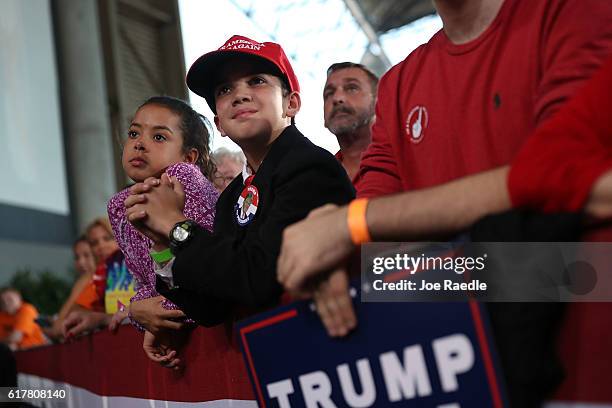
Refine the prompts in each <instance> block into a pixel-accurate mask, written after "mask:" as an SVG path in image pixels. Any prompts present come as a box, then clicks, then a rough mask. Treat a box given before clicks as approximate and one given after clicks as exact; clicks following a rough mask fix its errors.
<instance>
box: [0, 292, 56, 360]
mask: <svg viewBox="0 0 612 408" xmlns="http://www.w3.org/2000/svg"><path fill="white" fill-rule="evenodd" d="M37 317H38V311H37V310H36V308H35V307H34V306H32V305H31V304H29V303H26V302H24V301H23V299H22V298H21V294H20V293H19V291H17V290H16V289H13V288H4V289H2V290H0V342H2V343H5V344H6V345H8V346H9V348H10V349H11V350H18V349H24V348H28V347H33V346H37V345H40V344H45V343H46V340H45V338H44V336H43V333H42V330H41V328H40V326H38V325H37V324H36V323H35V322H34V320H35V319H36V318H37Z"/></svg>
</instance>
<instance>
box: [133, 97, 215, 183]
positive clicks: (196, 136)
mask: <svg viewBox="0 0 612 408" xmlns="http://www.w3.org/2000/svg"><path fill="white" fill-rule="evenodd" d="M146 105H158V106H162V107H164V108H167V109H169V110H171V111H172V112H174V113H175V114H177V115H179V116H180V118H181V124H180V127H181V132H182V133H183V153H187V152H188V151H189V150H191V149H196V150H197V151H198V159H197V160H196V162H195V164H196V165H197V166H198V167H199V168H200V170H201V171H202V174H204V177H206V178H207V179H209V180H212V179H213V176H214V174H215V171H216V167H215V164H214V163H213V161H212V160H211V158H210V135H211V132H210V131H209V129H212V128H211V126H210V122H209V121H208V119H206V117H205V116H204V115H202V114H200V113H198V112H196V111H195V110H194V109H193V108H192V107H191V106H190V105H189V104H188V103H187V102H185V101H183V100H181V99H178V98H173V97H172V96H152V97H150V98H149V99H147V100H146V101H144V103H143V104H142V105H140V106H139V107H138V109H140V108H142V107H143V106H146Z"/></svg>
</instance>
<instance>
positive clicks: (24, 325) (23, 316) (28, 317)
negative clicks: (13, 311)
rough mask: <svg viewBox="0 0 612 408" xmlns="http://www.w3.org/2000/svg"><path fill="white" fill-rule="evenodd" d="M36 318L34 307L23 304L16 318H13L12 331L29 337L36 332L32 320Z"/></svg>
mask: <svg viewBox="0 0 612 408" xmlns="http://www.w3.org/2000/svg"><path fill="white" fill-rule="evenodd" d="M37 317H38V312H37V311H36V309H35V308H34V306H32V305H30V304H28V303H24V304H23V305H22V306H21V308H20V309H19V311H18V312H17V316H15V326H14V327H13V330H17V331H20V332H21V333H23V335H24V336H27V335H31V334H32V333H34V331H35V330H36V323H35V322H34V319H36V318H37Z"/></svg>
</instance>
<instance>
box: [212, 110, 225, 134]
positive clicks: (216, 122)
mask: <svg viewBox="0 0 612 408" xmlns="http://www.w3.org/2000/svg"><path fill="white" fill-rule="evenodd" d="M214 121H215V126H216V127H217V130H218V131H219V133H221V136H223V137H225V136H227V133H225V131H224V130H223V128H222V127H221V123H220V122H219V117H218V116H216V115H215V119H214Z"/></svg>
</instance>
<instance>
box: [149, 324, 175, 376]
mask: <svg viewBox="0 0 612 408" xmlns="http://www.w3.org/2000/svg"><path fill="white" fill-rule="evenodd" d="M177 334H178V333H177ZM172 335H173V333H171V332H168V331H162V332H159V333H157V335H155V334H153V333H151V332H149V331H145V334H144V339H143V342H142V348H143V349H144V352H145V354H146V355H147V357H149V359H150V360H152V361H154V362H156V363H159V364H160V365H162V366H163V367H166V368H171V369H173V370H178V369H180V363H181V360H180V359H179V358H177V354H178V353H177V351H176V350H175V349H174V346H173V344H172Z"/></svg>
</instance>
